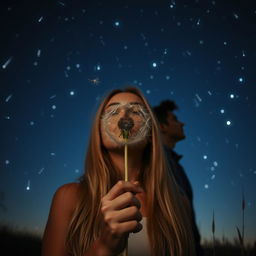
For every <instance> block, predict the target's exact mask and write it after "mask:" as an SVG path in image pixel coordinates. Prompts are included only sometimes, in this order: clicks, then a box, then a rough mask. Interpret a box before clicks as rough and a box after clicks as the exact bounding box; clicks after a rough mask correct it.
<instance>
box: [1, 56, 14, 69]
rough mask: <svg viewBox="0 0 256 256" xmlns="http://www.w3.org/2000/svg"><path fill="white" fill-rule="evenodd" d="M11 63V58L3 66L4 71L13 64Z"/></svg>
mask: <svg viewBox="0 0 256 256" xmlns="http://www.w3.org/2000/svg"><path fill="white" fill-rule="evenodd" d="M11 61H12V57H10V58H9V59H8V60H7V61H6V62H5V63H4V64H3V65H2V68H3V69H6V68H7V66H8V65H9V64H10V63H11Z"/></svg>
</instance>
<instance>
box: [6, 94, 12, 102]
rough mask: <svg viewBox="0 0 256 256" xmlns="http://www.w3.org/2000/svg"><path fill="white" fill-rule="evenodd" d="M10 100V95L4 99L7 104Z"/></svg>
mask: <svg viewBox="0 0 256 256" xmlns="http://www.w3.org/2000/svg"><path fill="white" fill-rule="evenodd" d="M11 98H12V94H10V95H8V96H7V97H6V99H5V102H8V101H9V100H10V99H11Z"/></svg>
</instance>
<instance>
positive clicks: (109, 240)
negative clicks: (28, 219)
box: [42, 93, 147, 256]
mask: <svg viewBox="0 0 256 256" xmlns="http://www.w3.org/2000/svg"><path fill="white" fill-rule="evenodd" d="M111 102H122V103H129V102H139V103H142V101H141V99H140V98H139V97H138V96H136V95H134V94H132V93H119V94H116V95H114V96H113V97H112V98H111V99H110V101H109V102H108V104H110V103H111ZM108 104H107V106H108ZM107 106H106V107H107ZM123 114H124V113H120V115H123ZM101 134H102V142H103V145H104V146H105V147H106V148H107V150H108V152H109V155H110V158H111V160H112V162H113V164H114V166H115V167H116V170H118V171H119V172H122V173H123V172H124V170H123V169H124V167H123V165H124V164H123V163H124V158H123V147H120V146H118V145H115V144H113V141H111V140H109V139H108V137H107V136H105V133H104V130H101ZM118 136H119V134H118ZM146 143H147V142H146V141H141V142H140V143H138V144H136V145H133V147H132V150H130V151H129V163H128V164H129V177H130V181H129V182H125V181H119V182H117V183H116V184H115V185H114V186H113V187H112V188H111V189H110V191H109V192H108V193H107V194H106V195H105V196H104V197H103V198H102V199H101V213H102V215H103V220H104V223H103V225H102V230H101V236H100V237H99V238H98V239H97V240H96V241H95V242H94V243H93V244H92V246H91V247H90V248H89V250H88V251H87V252H86V253H85V255H84V256H89V255H95V256H114V255H118V254H119V253H121V252H122V251H123V250H124V248H125V246H126V242H127V238H128V235H129V233H132V232H133V233H136V232H139V231H140V230H141V229H142V225H141V224H140V221H141V219H142V216H147V204H146V195H145V193H144V191H143V190H142V188H141V187H140V185H139V184H138V183H136V182H135V181H136V180H137V179H138V175H139V172H140V170H141V163H142V152H143V150H144V147H145V146H146ZM79 186H80V185H79V184H76V183H71V184H66V185H64V186H62V187H61V188H59V189H58V190H57V191H56V193H55V195H54V198H53V201H52V205H51V210H50V214H49V218H48V222H47V225H46V229H45V232H44V237H43V246H42V256H68V253H67V251H66V248H65V239H66V236H67V232H68V226H69V223H70V221H71V218H72V214H73V212H74V209H75V206H76V203H77V198H78V191H79V189H80V187H79ZM69 256H70V255H69Z"/></svg>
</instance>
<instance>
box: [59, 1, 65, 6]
mask: <svg viewBox="0 0 256 256" xmlns="http://www.w3.org/2000/svg"><path fill="white" fill-rule="evenodd" d="M58 3H59V4H60V5H62V6H66V4H65V3H63V2H61V1H58Z"/></svg>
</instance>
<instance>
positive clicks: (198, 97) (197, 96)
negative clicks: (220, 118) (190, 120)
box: [196, 94, 202, 102]
mask: <svg viewBox="0 0 256 256" xmlns="http://www.w3.org/2000/svg"><path fill="white" fill-rule="evenodd" d="M196 98H197V99H198V101H200V102H202V99H201V98H200V96H199V95H198V94H196Z"/></svg>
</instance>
